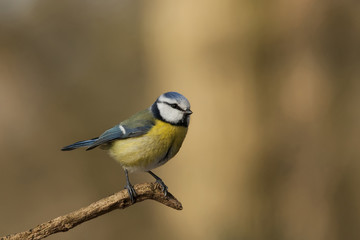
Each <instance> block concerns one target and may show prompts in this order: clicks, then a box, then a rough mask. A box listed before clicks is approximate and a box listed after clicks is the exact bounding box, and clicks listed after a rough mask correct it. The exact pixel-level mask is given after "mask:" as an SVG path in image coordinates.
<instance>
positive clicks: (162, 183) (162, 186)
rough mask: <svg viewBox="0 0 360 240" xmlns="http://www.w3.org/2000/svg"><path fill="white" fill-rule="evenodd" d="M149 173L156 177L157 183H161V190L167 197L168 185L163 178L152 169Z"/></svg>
mask: <svg viewBox="0 0 360 240" xmlns="http://www.w3.org/2000/svg"><path fill="white" fill-rule="evenodd" d="M148 173H149V174H150V175H151V176H153V177H154V178H155V179H156V183H158V184H159V185H160V187H161V190H162V191H163V193H164V195H165V197H166V196H167V195H168V187H167V186H166V185H165V183H164V182H163V180H161V178H159V177H158V176H156V175H155V173H153V172H152V171H148Z"/></svg>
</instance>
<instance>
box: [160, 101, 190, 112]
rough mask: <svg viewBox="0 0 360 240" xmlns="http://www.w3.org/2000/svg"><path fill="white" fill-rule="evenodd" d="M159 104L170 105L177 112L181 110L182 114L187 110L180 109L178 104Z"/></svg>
mask: <svg viewBox="0 0 360 240" xmlns="http://www.w3.org/2000/svg"><path fill="white" fill-rule="evenodd" d="M159 103H165V104H167V105H169V106H170V107H172V108H175V109H177V110H180V111H182V112H184V111H185V110H183V109H182V108H180V107H179V105H177V104H176V103H168V102H159Z"/></svg>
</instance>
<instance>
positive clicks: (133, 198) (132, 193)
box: [125, 169, 136, 203]
mask: <svg viewBox="0 0 360 240" xmlns="http://www.w3.org/2000/svg"><path fill="white" fill-rule="evenodd" d="M125 177H126V185H125V188H126V189H127V191H128V193H129V196H130V200H131V202H132V203H135V201H136V192H135V189H134V187H133V185H131V183H130V180H129V176H128V171H127V170H126V169H125Z"/></svg>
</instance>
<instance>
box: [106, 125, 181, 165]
mask: <svg viewBox="0 0 360 240" xmlns="http://www.w3.org/2000/svg"><path fill="white" fill-rule="evenodd" d="M186 133H187V128H186V127H182V126H173V125H171V124H169V123H165V122H163V121H160V120H156V122H155V125H154V127H152V128H151V129H150V131H149V132H148V133H146V134H145V135H142V136H139V137H134V138H127V139H121V140H116V141H114V142H113V143H112V145H111V146H110V148H109V153H110V156H111V157H113V158H114V159H115V160H117V161H118V162H119V163H120V164H121V165H122V166H123V167H124V168H126V169H127V170H129V171H136V170H142V171H147V170H151V169H153V168H156V167H158V166H160V165H162V164H164V163H165V162H167V161H168V160H169V159H170V158H172V157H173V156H175V154H176V153H177V152H178V151H179V149H180V147H181V145H182V143H183V141H184V138H185V136H186Z"/></svg>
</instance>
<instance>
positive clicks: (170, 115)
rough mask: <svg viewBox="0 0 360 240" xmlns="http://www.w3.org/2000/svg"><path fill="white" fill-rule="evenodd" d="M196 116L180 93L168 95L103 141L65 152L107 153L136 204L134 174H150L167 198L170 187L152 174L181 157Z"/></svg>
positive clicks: (88, 142) (110, 131) (77, 145)
mask: <svg viewBox="0 0 360 240" xmlns="http://www.w3.org/2000/svg"><path fill="white" fill-rule="evenodd" d="M192 113H193V112H192V111H191V109H190V102H189V101H188V100H187V98H186V97H184V96H183V95H182V94H180V93H178V92H166V93H163V94H162V95H160V96H159V97H158V98H157V99H156V101H155V102H154V103H153V104H152V105H151V106H150V107H149V108H147V109H145V110H143V111H140V112H138V113H136V114H134V115H132V116H131V117H130V118H128V119H126V120H124V121H122V122H120V123H119V124H117V125H115V126H114V127H112V128H110V129H108V130H106V131H105V132H104V133H102V134H101V135H100V136H99V137H96V138H92V139H89V140H84V141H79V142H75V143H73V144H71V145H68V146H65V147H63V148H62V149H61V150H62V151H70V150H74V149H77V148H81V147H86V150H87V151H88V150H91V149H94V148H96V147H100V149H103V150H107V151H108V153H109V155H110V156H111V157H112V158H114V159H115V160H116V161H117V162H119V163H120V165H121V166H122V168H123V169H124V171H125V178H126V185H125V188H126V189H127V192H128V194H129V197H130V200H131V202H132V203H134V202H135V201H136V192H135V189H134V187H133V185H132V184H131V182H130V179H129V173H132V172H138V171H142V172H147V173H149V174H150V175H151V176H152V177H153V178H155V180H156V183H158V184H159V185H160V187H161V190H162V192H163V193H164V195H165V196H167V195H168V187H167V186H166V185H165V183H164V182H163V180H162V179H161V178H160V177H158V176H157V175H156V174H155V173H153V172H152V171H151V170H152V169H154V168H157V167H160V166H162V165H163V164H165V163H166V162H167V161H169V160H170V159H171V158H173V157H174V156H175V155H176V154H177V153H178V151H179V150H180V148H181V145H182V143H183V141H184V139H185V137H186V134H187V131H188V127H189V123H190V115H191V114H192Z"/></svg>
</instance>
